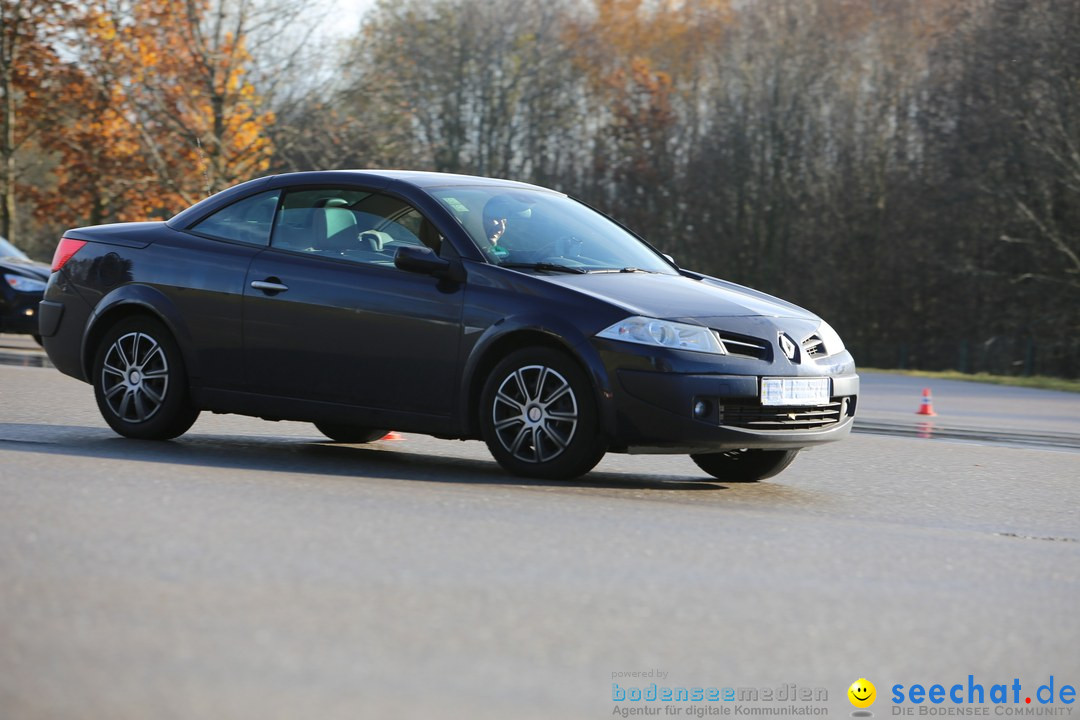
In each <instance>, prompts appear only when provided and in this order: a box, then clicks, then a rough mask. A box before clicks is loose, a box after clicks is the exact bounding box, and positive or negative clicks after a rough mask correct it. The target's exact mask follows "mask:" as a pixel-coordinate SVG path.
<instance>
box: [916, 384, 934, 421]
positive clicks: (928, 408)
mask: <svg viewBox="0 0 1080 720" xmlns="http://www.w3.org/2000/svg"><path fill="white" fill-rule="evenodd" d="M915 414H916V415H937V413H936V412H934V399H933V397H931V396H930V388H923V391H922V404H920V405H919V409H918V410H916V411H915Z"/></svg>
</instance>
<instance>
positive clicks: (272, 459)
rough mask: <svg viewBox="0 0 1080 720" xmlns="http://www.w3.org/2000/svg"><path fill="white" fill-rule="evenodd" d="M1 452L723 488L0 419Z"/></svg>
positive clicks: (401, 476) (269, 439)
mask: <svg viewBox="0 0 1080 720" xmlns="http://www.w3.org/2000/svg"><path fill="white" fill-rule="evenodd" d="M0 449H3V450H7V451H23V452H36V453H46V454H57V455H68V456H78V457H93V458H99V459H107V460H108V459H115V460H125V461H128V462H132V461H134V462H152V463H164V464H174V465H187V466H201V467H215V468H221V469H236V470H253V471H257V472H266V473H274V474H278V473H299V474H309V475H310V474H315V475H323V476H336V477H349V478H355V477H368V476H370V477H378V478H386V479H393V480H414V481H422V482H440V483H459V484H469V485H501V486H508V487H510V486H513V487H529V486H533V487H555V488H598V489H626V490H659V491H680V492H686V491H690V492H702V491H704V492H708V491H716V490H724V489H726V487H725V486H724V485H722V484H719V483H718V482H713V481H710V480H709V479H707V478H703V477H702V478H698V477H687V476H685V475H655V474H650V475H649V476H647V477H646V476H633V475H630V476H628V475H627V474H625V473H612V472H603V471H593V472H591V473H589V474H588V475H586V476H584V477H582V478H578V479H576V480H534V479H529V478H519V477H515V476H512V475H509V474H507V473H506V471H504V470H503V469H502V468H500V467H499V466H498V464H496V463H495V461H494V460H475V459H469V458H459V457H448V456H442V455H434V454H424V453H419V452H415V451H403V450H398V449H397V448H396V447H395V443H393V442H376V443H373V444H371V445H365V446H360V445H341V444H335V443H331V442H323V441H319V440H317V439H312V438H304V437H289V436H251V435H216V434H198V433H189V434H186V435H183V436H181V437H180V438H177V439H176V440H170V441H167V442H159V441H151V440H132V439H129V438H122V437H119V436H117V435H116V434H115V433H113V432H112V431H111V430H107V429H105V428H95V427H87V426H79V425H45V424H35V423H0Z"/></svg>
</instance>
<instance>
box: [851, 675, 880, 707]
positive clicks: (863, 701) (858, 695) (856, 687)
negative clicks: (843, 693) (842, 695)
mask: <svg viewBox="0 0 1080 720" xmlns="http://www.w3.org/2000/svg"><path fill="white" fill-rule="evenodd" d="M847 696H848V700H850V701H851V704H852V705H854V706H855V707H857V708H867V707H870V706H871V705H873V704H874V699H875V698H876V697H877V689H876V688H875V687H874V683H872V682H870V681H869V680H867V679H866V678H859V679H858V680H856V681H855V682H853V683H851V687H849V688H848V689H847Z"/></svg>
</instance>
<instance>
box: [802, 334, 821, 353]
mask: <svg viewBox="0 0 1080 720" xmlns="http://www.w3.org/2000/svg"><path fill="white" fill-rule="evenodd" d="M802 349H803V352H804V353H806V354H807V355H809V356H810V357H816V356H818V355H824V354H825V342H824V341H823V340H822V339H821V337H820V336H819V335H818V334H817V333H814V334H813V335H811V336H810V337H808V338H806V339H805V340H803V341H802Z"/></svg>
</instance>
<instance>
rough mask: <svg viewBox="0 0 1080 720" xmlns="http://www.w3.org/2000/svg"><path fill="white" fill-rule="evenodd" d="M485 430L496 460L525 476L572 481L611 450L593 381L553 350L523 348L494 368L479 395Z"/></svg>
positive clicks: (481, 419)
mask: <svg viewBox="0 0 1080 720" xmlns="http://www.w3.org/2000/svg"><path fill="white" fill-rule="evenodd" d="M480 428H481V430H482V432H483V435H484V441H485V442H486V443H487V446H488V450H490V451H491V454H492V456H494V458H495V460H496V461H498V463H499V464H500V465H502V466H503V468H505V469H506V470H508V471H509V472H511V473H513V474H515V475H522V476H525V477H533V478H545V479H553V480H571V479H573V478H576V477H578V476H580V475H584V474H585V473H587V472H589V471H590V470H592V469H593V468H594V467H595V466H596V463H598V462H600V458H602V457H603V456H604V453H605V452H606V451H607V441H606V439H605V438H604V437H603V435H602V433H601V432H600V423H599V417H598V413H597V408H596V396H595V393H594V391H593V386H592V383H591V382H589V379H588V377H587V376H586V375H585V373H584V372H583V371H582V369H581V368H580V367H579V366H578V364H577V363H576V362H574V360H573V359H571V358H570V357H568V356H567V355H566V354H564V353H562V352H559V351H557V350H553V349H551V348H544V347H535V348H525V349H522V350H518V351H517V352H514V353H513V354H511V355H509V356H507V357H506V358H505V359H503V360H502V361H501V362H500V363H499V364H498V365H496V366H495V368H494V369H493V370H492V371H491V374H490V375H489V376H488V378H487V381H486V382H485V383H484V389H483V391H482V393H481V395H480Z"/></svg>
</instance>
